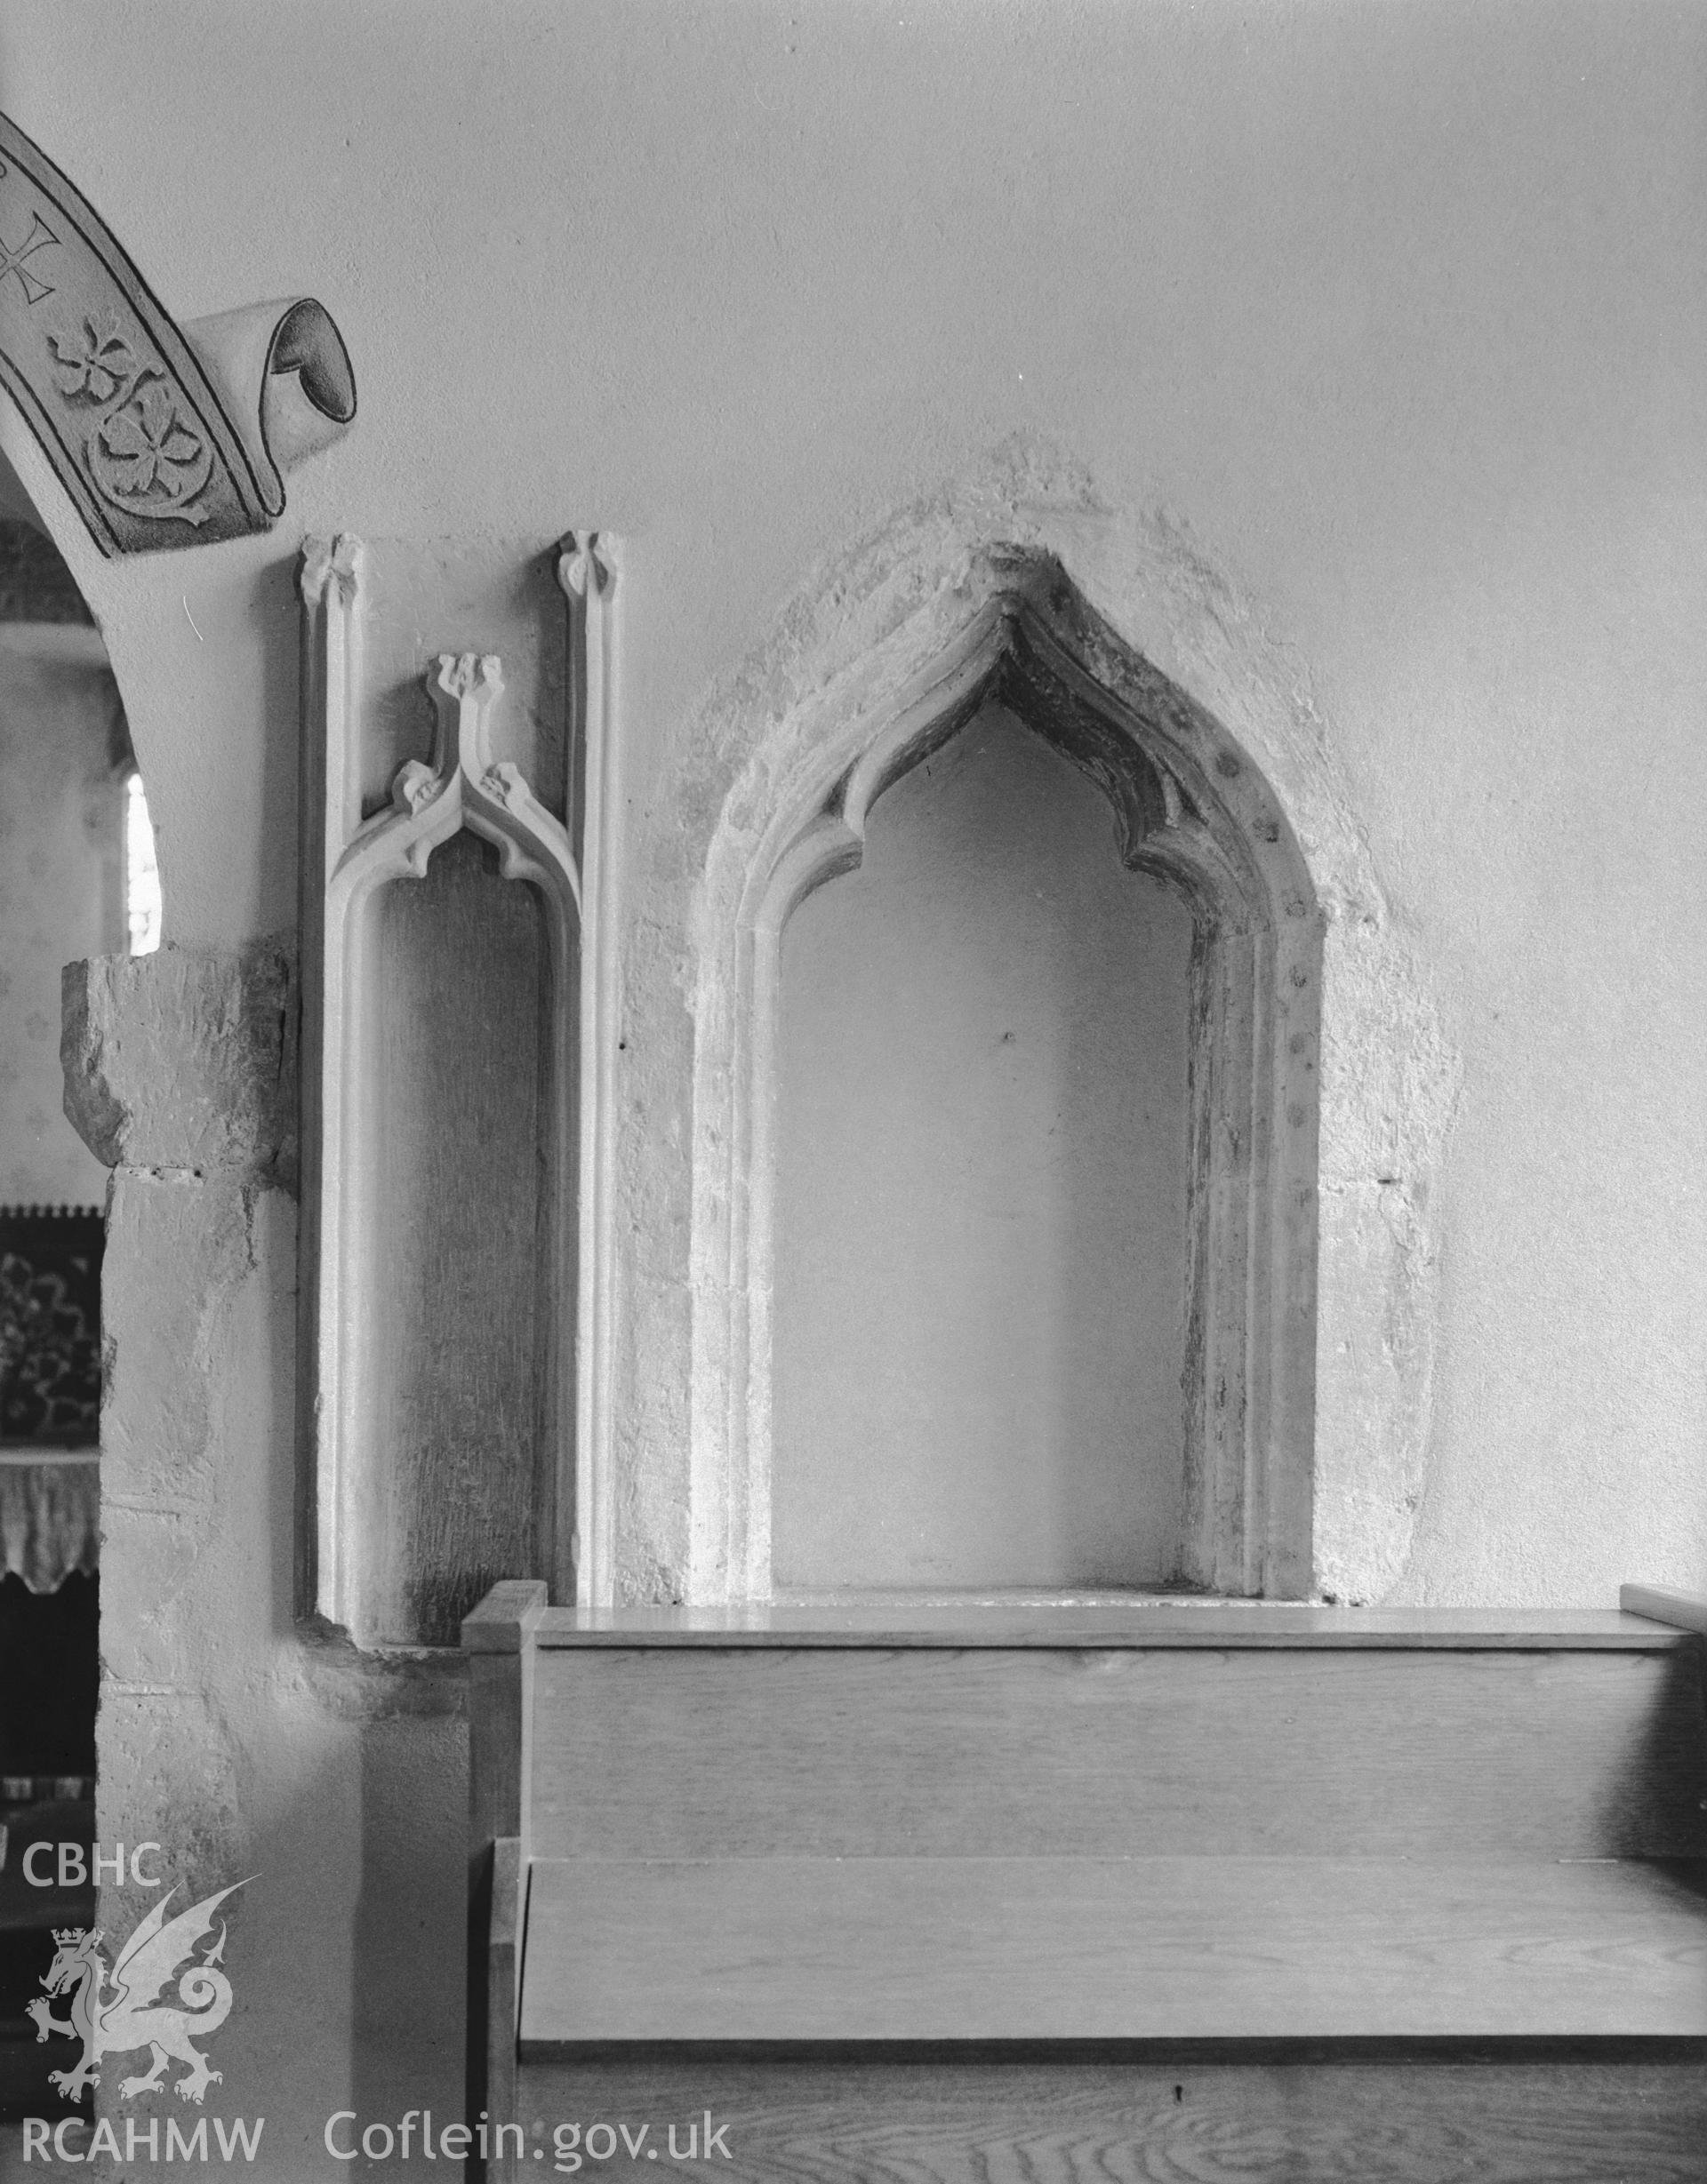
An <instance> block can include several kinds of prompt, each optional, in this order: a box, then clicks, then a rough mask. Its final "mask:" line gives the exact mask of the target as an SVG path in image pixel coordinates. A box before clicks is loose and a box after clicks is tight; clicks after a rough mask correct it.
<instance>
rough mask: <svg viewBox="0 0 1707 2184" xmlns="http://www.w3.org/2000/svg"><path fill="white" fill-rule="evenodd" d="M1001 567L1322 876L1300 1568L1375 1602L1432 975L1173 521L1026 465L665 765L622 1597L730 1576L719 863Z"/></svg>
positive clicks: (740, 693) (631, 1180) (649, 995)
mask: <svg viewBox="0 0 1707 2184" xmlns="http://www.w3.org/2000/svg"><path fill="white" fill-rule="evenodd" d="M1015 555H1018V556H1027V555H1030V556H1052V557H1053V558H1054V560H1055V561H1057V562H1058V563H1059V564H1060V565H1061V566H1062V568H1063V569H1064V571H1065V572H1066V573H1067V575H1068V576H1069V577H1070V580H1072V582H1073V584H1074V585H1075V586H1076V587H1077V588H1078V590H1079V591H1080V592H1081V593H1082V594H1083V595H1084V596H1085V597H1086V600H1087V601H1088V602H1089V604H1090V605H1091V606H1092V608H1094V610H1095V612H1097V613H1098V614H1099V615H1101V616H1102V618H1103V620H1105V621H1106V622H1107V623H1108V624H1110V626H1111V628H1113V629H1114V630H1115V631H1116V632H1117V633H1118V636H1119V637H1120V638H1121V639H1122V640H1123V641H1124V642H1125V643H1126V644H1128V645H1129V646H1131V647H1132V648H1133V649H1134V651H1135V652H1139V653H1142V655H1143V657H1144V659H1145V660H1148V661H1149V662H1150V663H1151V664H1152V665H1153V667H1154V668H1156V669H1158V670H1159V672H1160V673H1161V674H1163V675H1165V676H1167V677H1169V678H1170V679H1171V681H1172V682H1173V683H1174V684H1177V685H1178V686H1179V687H1180V688H1181V689H1182V691H1183V692H1186V693H1187V695H1188V696H1189V697H1190V699H1191V700H1194V701H1195V702H1196V704H1197V705H1198V706H1200V707H1202V708H1206V711H1207V712H1208V713H1209V714H1211V715H1213V716H1214V719H1215V720H1216V721H1218V722H1219V723H1220V724H1222V727H1223V728H1224V729H1225V730H1226V731H1227V732H1228V734H1229V735H1230V737H1231V738H1233V739H1235V740H1236V741H1237V743H1238V746H1239V747H1241V748H1243V749H1245V750H1246V751H1247V752H1249V754H1250V755H1251V756H1252V758H1253V759H1254V762H1255V763H1256V764H1257V766H1258V767H1260V769H1261V770H1262V774H1263V776H1264V778H1265V779H1266V780H1267V781H1268V783H1269V784H1270V786H1271V787H1272V789H1273V791H1274V793H1275V795H1276V796H1277V797H1278V801H1279V803H1280V804H1281V807H1282V810H1283V812H1284V815H1285V818H1286V822H1287V824H1288V826H1289V828H1290V829H1291V832H1292V834H1293V835H1294V837H1295V839H1296V841H1297V843H1298V844H1299V847H1300V849H1301V851H1302V856H1303V859H1304V861H1305V864H1306V865H1307V867H1308V869H1309V873H1310V879H1311V882H1312V884H1313V886H1314V889H1315V893H1316V898H1317V901H1318V905H1319V906H1320V908H1321V910H1322V912H1323V914H1324V916H1325V919H1326V932H1325V940H1324V967H1323V986H1324V991H1323V1003H1322V1069H1321V1095H1320V1097H1321V1134H1320V1166H1319V1177H1320V1192H1321V1204H1320V1230H1319V1270H1318V1335H1317V1355H1316V1367H1317V1394H1316V1433H1315V1449H1316V1467H1315V1482H1314V1505H1315V1506H1314V1565H1315V1568H1314V1578H1315V1584H1316V1588H1317V1589H1318V1590H1319V1591H1321V1592H1323V1593H1325V1594H1326V1595H1328V1596H1334V1597H1340V1598H1350V1599H1356V1600H1374V1599H1379V1598H1381V1597H1382V1595H1383V1594H1384V1593H1385V1592H1386V1591H1387V1590H1388V1589H1389V1588H1390V1587H1391V1585H1392V1584H1393V1583H1394V1582H1395V1581H1396V1580H1397V1579H1398V1576H1399V1574H1400V1572H1402V1570H1403V1567H1404V1564H1405V1560H1406V1554H1407V1552H1408V1548H1409V1541H1410V1537H1411V1531H1412V1526H1413V1523H1414V1516H1415V1511H1416V1508H1417V1505H1418V1502H1419V1500H1420V1498H1421V1493H1422V1487H1423V1475H1424V1469H1425V1464H1426V1456H1427V1445H1428V1433H1429V1420H1430V1411H1431V1386H1432V1374H1433V1348H1434V1341H1435V1316H1436V1261H1435V1254H1436V1248H1437V1247H1436V1243H1435V1230H1434V1217H1433V1212H1432V1207H1431V1192H1432V1188H1433V1185H1434V1183H1435V1180H1436V1177H1437V1174H1438V1172H1439V1164H1440V1161H1441V1158H1442V1156H1443V1153H1444V1150H1445V1147H1446V1141H1447V1133H1448V1131H1449V1128H1450V1124H1451V1118H1452V1114H1453V1109H1454V1105H1455V1098H1456V1087H1457V1078H1458V1063H1457V1059H1456V1055H1455V1050H1454V1047H1453V1045H1452V1043H1451V1041H1450V1040H1449V1038H1448V1036H1447V1032H1446V1030H1445V1028H1444V1027H1443V1026H1442V1024H1441V1021H1440V1018H1439V1009H1438V1005H1437V1003H1436V1000H1435V996H1434V991H1433V984H1432V980H1431V976H1430V973H1429V972H1428V969H1427V966H1426V965H1425V964H1423V962H1422V960H1421V958H1420V956H1419V954H1418V952H1417V949H1416V947H1415V945H1414V941H1413V940H1412V939H1411V937H1410V935H1409V934H1408V933H1407V932H1406V929H1405V926H1404V924H1403V921H1402V919H1401V917H1400V916H1398V914H1397V913H1396V911H1395V909H1394V908H1393V906H1392V905H1391V903H1390V900H1389V899H1388V896H1387V894H1386V892H1385V891H1384V889H1383V887H1382V884H1381V882H1380V879H1379V877H1378V876H1377V874H1376V872H1375V870H1374V863H1373V860H1372V858H1371V855H1370V852H1369V848H1368V845H1367V842H1366V837H1365V835H1364V832H1363V830H1362V828H1361V827H1360V825H1359V823H1358V818H1357V815H1356V813H1355V812H1354V811H1353V809H1352V807H1351V803H1350V795H1349V791H1348V788H1347V785H1346V782H1345V780H1344V776H1343V773H1342V769H1341V767H1340V765H1339V764H1338V763H1337V761H1336V759H1335V757H1334V751H1333V748H1332V744H1331V740H1330V732H1329V729H1328V725H1327V724H1326V722H1325V721H1324V720H1323V718H1322V717H1321V716H1320V715H1319V713H1318V711H1317V709H1316V707H1315V705H1314V703H1313V701H1312V699H1311V695H1310V684H1309V678H1308V676H1307V673H1306V672H1305V671H1304V669H1303V668H1302V666H1301V664H1300V663H1299V662H1298V661H1297V660H1295V659H1294V658H1293V657H1292V656H1290V655H1289V654H1288V653H1287V652H1286V651H1285V649H1284V648H1283V647H1281V646H1280V645H1279V644H1278V643H1276V641H1275V640H1274V639H1273V638H1272V637H1271V636H1270V635H1269V634H1268V633H1267V631H1266V630H1265V629H1264V628H1263V627H1262V622H1261V620H1260V619H1259V618H1258V616H1257V614H1256V613H1255V612H1254V609H1253V608H1252V607H1251V606H1250V605H1249V604H1247V603H1246V602H1245V601H1244V600H1243V599H1241V598H1240V597H1239V596H1238V593H1237V592H1236V591H1235V590H1234V588H1232V587H1231V586H1230V584H1229V583H1228V582H1227V581H1225V580H1223V579H1222V577H1221V576H1220V575H1219V574H1218V573H1217V572H1214V570H1213V569H1211V568H1210V567H1209V566H1208V565H1207V564H1206V562H1205V560H1204V559H1203V557H1202V556H1201V555H1200V554H1199V553H1198V551H1197V550H1196V549H1195V548H1194V547H1193V545H1192V544H1191V542H1190V540H1189V539H1188V538H1187V537H1186V536H1185V535H1184V534H1183V533H1182V531H1181V530H1180V529H1179V528H1178V527H1177V526H1175V525H1174V524H1171V523H1170V522H1168V521H1167V520H1166V519H1165V518H1162V517H1157V516H1151V517H1147V518H1135V517H1132V516H1127V515H1125V514H1122V513H1120V512H1118V511H1116V510H1114V509H1112V508H1109V507H1108V506H1107V505H1106V504H1105V503H1104V502H1103V501H1102V500H1101V499H1100V497H1099V496H1098V495H1097V493H1096V492H1095V490H1094V487H1093V486H1092V484H1090V482H1089V481H1088V480H1087V479H1086V478H1084V477H1083V476H1080V475H1078V474H1077V473H1076V472H1074V471H1073V470H1072V469H1071V468H1070V467H1069V466H1067V465H1065V464H1063V463H1062V462H1060V461H1058V460H1055V459H1054V458H1053V457H1051V456H1049V455H1048V454H1047V453H1046V452H1038V451H1037V450H1035V449H1030V448H1022V449H1019V450H1017V451H1013V452H1009V453H1007V454H1005V455H1004V456H1003V457H1002V458H1001V459H1000V460H998V461H997V462H996V463H995V464H994V465H992V466H990V467H989V468H986V469H984V470H982V471H981V472H980V473H979V474H978V475H977V476H974V477H973V478H971V479H970V480H968V481H966V482H965V483H963V484H958V485H957V486H955V487H952V488H950V490H949V491H947V492H944V493H942V495H940V496H939V497H937V498H936V499H934V500H930V501H928V502H926V503H923V504H920V505H918V506H915V507H913V508H909V509H907V510H906V511H904V512H903V513H902V514H900V515H898V516H895V517H894V518H893V519H892V520H891V521H889V522H888V523H886V524H883V525H881V526H880V527H879V528H878V530H877V531H875V532H873V533H871V534H870V536H869V537H868V538H867V539H866V540H863V541H862V542H861V543H860V544H859V545H857V546H856V547H855V548H853V549H852V550H851V551H849V552H847V553H845V554H844V555H841V556H836V557H835V558H833V559H831V560H829V561H827V562H826V563H825V564H822V565H821V567H820V568H819V569H818V570H817V571H815V572H813V574H812V576H811V577H810V578H809V579H808V580H807V581H806V582H805V583H804V584H803V585H802V587H801V588H800V591H799V593H798V594H797V597H796V599H795V600H794V602H793V603H792V604H790V605H789V607H787V608H786V609H785V611H784V612H783V613H782V615H781V620H780V621H779V623H778V625H777V628H776V631H775V633H774V635H773V636H772V637H771V639H770V640H769V641H768V642H767V643H766V644H764V645H763V646H761V647H760V648H759V649H758V650H757V652H755V653H754V654H753V655H751V656H750V657H749V659H748V660H746V661H745V662H744V663H743V664H742V665H741V668H739V669H737V670H736V671H735V672H734V673H733V675H731V676H728V677H727V678H725V680H724V681H723V682H722V683H720V684H718V685H717V687H716V688H715V689H714V690H713V691H712V692H710V693H709V695H708V696H707V698H706V699H705V700H704V701H703V702H702V704H701V707H700V708H698V709H697V711H696V712H695V714H694V715H693V717H692V718H691V719H690V720H689V721H687V722H686V723H685V724H684V725H683V728H682V731H681V732H680V734H679V736H678V737H677V740H676V742H675V744H674V745H673V748H672V753H671V761H672V763H671V764H669V765H668V766H667V767H666V769H665V773H664V780H665V789H664V793H663V794H662V795H661V797H660V799H659V801H658V804H657V806H656V809H655V812H654V815H653V824H652V827H651V828H650V831H649V835H648V837H647V839H646V841H645V844H643V845H642V849H641V854H640V860H639V865H638V869H637V874H636V879H635V882H634V884H633V889H632V900H633V909H632V912H631V915H630V916H629V918H628V920H627V922H626V940H625V953H624V960H623V981H624V983H623V1004H622V1005H623V1038H622V1044H621V1053H620V1068H621V1075H620V1076H619V1081H618V1088H617V1089H618V1109H619V1125H618V1127H619V1140H618V1154H617V1180H616V1193H617V1204H616V1220H615V1223H614V1233H615V1235H616V1236H617V1237H618V1238H619V1239H620V1240H621V1241H620V1251H619V1257H618V1262H617V1265H616V1267H615V1268H614V1279H615V1281H616V1283H617V1285H618V1292H619V1295H620V1297H621V1310H620V1315H619V1317H620V1324H621V1341H620V1346H619V1347H620V1356H621V1365H620V1368H619V1378H618V1384H617V1389H616V1401H615V1404H614V1405H613V1414H614V1417H615V1418H616V1420H618V1421H619V1424H618V1428H617V1432H618V1440H617V1447H616V1452H615V1461H614V1463H613V1475H614V1488H613V1491H614V1496H615V1500H616V1518H617V1532H618V1539H617V1550H616V1556H615V1564H616V1572H617V1595H618V1597H619V1598H628V1599H633V1600H645V1599H671V1598H676V1599H696V1598H710V1597H717V1596H725V1595H728V1594H729V1593H731V1592H732V1590H733V1591H734V1592H739V1591H740V1590H741V1585H742V1582H743V1575H742V1573H740V1572H734V1573H732V1572H731V1571H730V1569H729V1566H728V1554H727V1549H726V1547H725V1512H724V1503H725V1499H726V1495H727V1491H728V1490H727V1486H726V1484H725V1482H724V1481H722V1480H721V1479H720V1477H719V1476H718V1474H719V1470H720V1468H721V1467H725V1466H726V1464H727V1461H728V1449H729V1446H730V1428H729V1425H728V1421H727V1406H729V1404H731V1402H732V1388H733V1387H734V1386H735V1384H736V1380H737V1377H738V1376H737V1375H736V1374H734V1373H733V1372H732V1371H731V1369H730V1361H729V1360H728V1359H727V1358H726V1357H725V1356H723V1354H722V1351H721V1348H720V1346H719V1344H718V1343H717V1341H716V1340H711V1341H708V1340H707V1324H708V1322H707V1301H706V1300H707V1292H708V1288H709V1287H711V1286H715V1284H718V1283H720V1282H722V1281H723V1280H725V1278H730V1279H733V1281H735V1282H736V1283H739V1282H740V1280H741V1272H740V1268H739V1265H738V1264H737V1266H736V1268H735V1269H734V1271H733V1274H732V1275H731V1276H728V1277H725V1274H724V1271H723V1268H724V1266H725V1263H726V1262H725V1260H723V1258H722V1257H721V1256H720V1253H721V1252H722V1248H723V1247H722V1246H721V1244H719V1242H718V1241H717V1238H718V1236H721V1234H722V1230H721V1228H720V1227H719V1226H718V1224H719V1223H721V1222H722V1221H723V1220H725V1208H724V1207H722V1206H720V1205H718V1204H716V1203H715V1199H714V1198H708V1196H707V1195H706V1192H705V1189H704V1181H703V1179H704V1177H705V1175H706V1174H707V1172H708V1160H707V1157H706V1156H707V1154H708V1151H709V1152H710V1153H711V1154H713V1155H720V1154H721V1153H722V1151H724V1150H725V1148H722V1147H720V1146H719V1145H718V1144H717V1142H715V1141H716V1140H718V1137H719V1133H720V1132H723V1131H725V1129H726V1128H727V1127H728V1123H727V1119H726V1117H725V1113H724V1107H725V1101H726V1098H727V1075H728V1070H729V1068H730V1066H731V1063H732V1060H733V1056H734V1053H735V1052H736V1048H735V1044H734V1020H735V1017H736V1015H737V1014H738V1013H739V1012H740V1010H741V1009H742V1008H744V1007H746V1006H747V1005H748V1004H747V1001H746V999H745V997H744V996H742V995H741V993H739V992H738V991H737V990H736V987H735V985H734V984H732V982H731V980H730V979H729V977H728V975H727V973H726V969H725V968H724V967H721V966H722V959H721V957H720V956H719V953H718V951H719V948H720V945H721V938H722V936H723V935H724V934H725V932H727V930H728V925H729V921H730V919H731V918H732V916H733V915H734V914H735V912H736V908H737V905H738V900H739V892H740V886H741V871H742V869H743V864H742V860H741V856H740V855H739V854H736V855H735V856H734V857H733V859H732V858H731V857H730V855H729V854H728V852H729V848H730V845H731V844H736V845H737V846H739V845H740V844H743V843H744V844H752V843H754V842H755V841H757V839H758V838H759V837H761V836H763V835H764V833H765V829H766V828H767V827H768V826H769V825H770V824H771V822H772V820H773V818H774V816H775V814H776V813H777V812H778V811H779V810H780V809H781V808H782V807H783V806H784V804H786V803H788V801H789V798H790V796H792V795H793V793H794V791H793V788H792V786H791V784H792V781H793V777H794V774H795V773H796V772H797V770H798V769H799V767H800V765H801V764H802V760H803V755H804V754H808V753H809V752H810V750H811V748H812V746H813V742H814V740H822V739H823V738H825V737H827V736H829V734H830V733H831V732H833V724H834V723H836V722H837V721H838V720H840V721H843V722H846V721H848V720H857V719H860V718H870V717H874V716H880V715H881V714H882V711H883V708H884V707H885V705H886V703H893V702H894V700H895V699H896V696H897V693H898V692H900V690H901V688H902V685H903V684H904V682H905V679H906V677H907V676H908V675H910V674H912V673H916V672H917V670H918V666H919V664H920V663H921V662H923V661H926V660H931V659H932V658H934V657H938V656H942V655H946V654H948V653H949V652H950V651H951V649H952V647H953V644H955V642H956V640H957V638H958V636H960V635H961V633H962V631H963V628H964V624H965V621H966V614H967V611H968V605H969V602H970V601H971V600H972V597H973V595H974V592H975V590H976V588H977V586H978V584H979V582H980V577H979V573H978V572H979V570H980V567H981V566H987V565H988V563H989V560H990V556H1015ZM732 889H733V892H732ZM708 1134H709V1140H712V1141H713V1142H712V1143H710V1144H709V1146H708V1141H707V1140H708ZM737 1169H738V1164H737ZM696 1178H698V1179H700V1180H699V1182H698V1183H697V1184H696ZM696 1189H697V1191H698V1194H699V1195H698V1196H697V1197H696ZM711 1324H712V1325H713V1326H715V1325H716V1324H717V1308H716V1300H715V1298H714V1299H713V1308H712V1316H711ZM733 1399H735V1400H739V1398H733Z"/></svg>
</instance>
